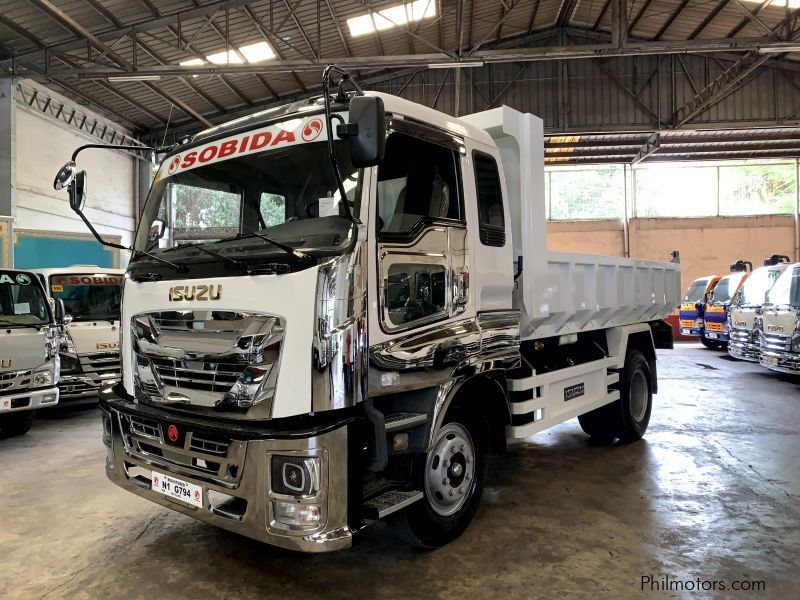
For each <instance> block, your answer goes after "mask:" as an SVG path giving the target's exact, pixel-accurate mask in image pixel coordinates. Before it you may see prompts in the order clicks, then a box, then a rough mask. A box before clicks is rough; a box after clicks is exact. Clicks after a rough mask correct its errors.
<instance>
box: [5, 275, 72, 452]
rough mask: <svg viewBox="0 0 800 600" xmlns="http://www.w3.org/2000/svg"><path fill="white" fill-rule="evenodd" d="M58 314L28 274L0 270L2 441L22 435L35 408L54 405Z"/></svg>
mask: <svg viewBox="0 0 800 600" xmlns="http://www.w3.org/2000/svg"><path fill="white" fill-rule="evenodd" d="M55 306H57V307H58V306H59V305H58V304H56V305H55ZM54 312H55V316H54ZM60 315H61V312H60V310H59V309H57V310H56V311H53V310H51V307H50V305H49V303H48V301H47V297H46V296H45V293H44V289H43V288H42V285H41V283H40V282H39V279H38V278H37V277H36V275H34V274H33V273H32V272H30V271H19V270H8V269H2V270H0V436H1V437H12V436H17V435H22V434H24V433H26V432H27V431H28V430H29V429H30V427H31V424H32V423H33V415H34V411H35V410H36V409H37V408H43V407H47V406H55V405H56V404H58V388H57V387H56V382H57V381H58V372H59V359H58V347H57V346H58V329H57V328H58V325H57V322H56V321H57V318H56V317H60Z"/></svg>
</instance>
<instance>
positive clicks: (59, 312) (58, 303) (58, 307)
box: [53, 298, 72, 325]
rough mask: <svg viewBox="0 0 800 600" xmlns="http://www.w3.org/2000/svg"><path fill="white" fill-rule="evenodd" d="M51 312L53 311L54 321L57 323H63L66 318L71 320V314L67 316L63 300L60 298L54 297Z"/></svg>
mask: <svg viewBox="0 0 800 600" xmlns="http://www.w3.org/2000/svg"><path fill="white" fill-rule="evenodd" d="M53 312H54V313H55V318H56V323H57V324H58V325H65V324H66V320H67V319H68V318H69V320H70V321H72V317H71V316H70V317H67V314H66V311H65V310H64V301H63V300H62V299H61V298H55V300H54V303H53Z"/></svg>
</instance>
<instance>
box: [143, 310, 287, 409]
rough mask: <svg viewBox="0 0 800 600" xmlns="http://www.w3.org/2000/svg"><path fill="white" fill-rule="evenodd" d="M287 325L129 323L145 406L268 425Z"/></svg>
mask: <svg viewBox="0 0 800 600" xmlns="http://www.w3.org/2000/svg"><path fill="white" fill-rule="evenodd" d="M283 333H284V323H283V321H282V320H281V319H280V318H278V317H275V316H272V315H267V314H262V313H252V312H240V311H219V310H183V311H161V312H152V313H143V314H139V315H136V316H134V317H133V318H132V319H131V334H132V341H133V357H132V358H133V362H134V384H135V387H136V395H137V397H139V398H140V399H141V401H142V402H144V403H150V404H159V405H162V406H163V405H169V406H170V407H171V408H174V409H175V410H184V411H191V412H194V413H205V414H207V415H208V416H217V417H219V416H225V417H227V418H233V419H269V418H270V417H271V416H272V403H273V397H274V393H275V387H276V385H277V377H278V371H279V368H278V367H279V362H280V354H281V348H282V345H283Z"/></svg>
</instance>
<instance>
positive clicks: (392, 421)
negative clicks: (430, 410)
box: [384, 412, 428, 431]
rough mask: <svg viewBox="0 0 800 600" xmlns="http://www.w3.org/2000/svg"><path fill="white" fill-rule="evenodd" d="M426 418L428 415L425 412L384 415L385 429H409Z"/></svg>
mask: <svg viewBox="0 0 800 600" xmlns="http://www.w3.org/2000/svg"><path fill="white" fill-rule="evenodd" d="M427 420H428V415H426V414H425V413H412V412H400V413H394V414H391V415H386V418H385V421H384V423H385V427H386V431H396V430H397V429H409V428H411V427H415V426H417V425H421V424H422V423H425V422H426V421H427Z"/></svg>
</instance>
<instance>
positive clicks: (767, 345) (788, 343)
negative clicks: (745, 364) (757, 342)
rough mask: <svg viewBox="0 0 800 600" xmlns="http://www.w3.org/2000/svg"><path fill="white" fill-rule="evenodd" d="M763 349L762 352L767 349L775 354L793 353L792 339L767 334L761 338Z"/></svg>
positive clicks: (785, 336)
mask: <svg viewBox="0 0 800 600" xmlns="http://www.w3.org/2000/svg"><path fill="white" fill-rule="evenodd" d="M761 348H762V351H763V350H764V349H766V350H772V351H774V352H791V351H792V338H791V336H788V335H780V334H777V333H765V334H763V336H762V338H761Z"/></svg>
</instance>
